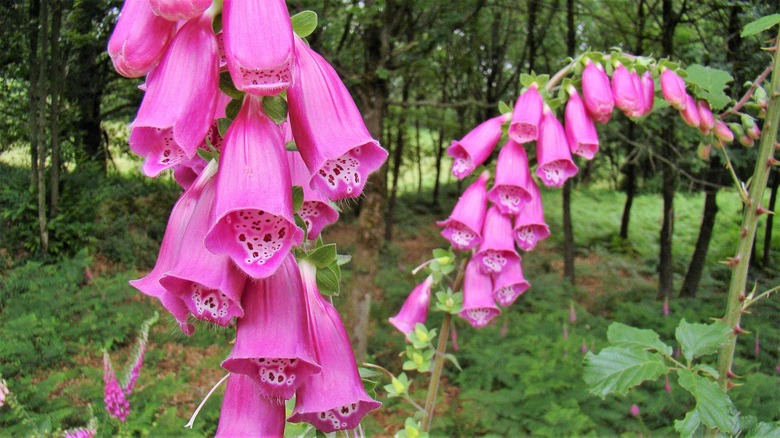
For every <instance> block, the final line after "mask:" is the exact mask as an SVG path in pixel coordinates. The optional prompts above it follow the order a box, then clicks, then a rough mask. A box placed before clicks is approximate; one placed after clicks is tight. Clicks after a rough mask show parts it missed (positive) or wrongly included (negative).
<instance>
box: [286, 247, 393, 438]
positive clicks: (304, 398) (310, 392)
mask: <svg viewBox="0 0 780 438" xmlns="http://www.w3.org/2000/svg"><path fill="white" fill-rule="evenodd" d="M300 268H301V276H302V278H303V284H304V288H305V290H306V317H307V318H308V321H309V336H310V337H311V341H312V343H313V345H314V351H315V356H316V357H315V358H316V360H317V363H319V364H320V366H321V367H322V371H321V372H320V373H319V374H314V375H312V376H311V377H310V378H309V379H308V380H306V381H305V382H303V384H302V385H301V387H300V388H298V392H297V393H296V395H295V408H294V409H293V412H292V415H290V417H289V418H288V419H287V421H290V422H293V423H300V422H302V421H305V422H308V423H311V424H312V425H313V426H314V427H316V428H317V429H319V430H321V431H323V432H325V433H330V432H335V431H337V430H346V429H354V428H355V427H357V425H358V424H359V423H360V421H361V420H362V419H363V417H364V416H365V415H366V414H367V413H368V412H369V411H371V410H374V409H377V408H378V407H380V406H381V405H382V404H381V403H379V402H377V401H375V400H373V399H372V398H371V397H370V396H369V395H368V393H367V392H366V390H365V388H363V382H362V381H361V379H360V374H359V373H358V369H357V363H356V362H355V356H354V355H353V354H352V347H351V346H350V344H349V337H348V336H347V332H346V330H344V324H343V323H342V322H341V318H340V317H339V314H338V312H337V311H336V309H335V308H334V307H333V306H332V305H331V304H330V303H329V302H328V301H327V300H325V298H323V297H322V295H320V292H319V290H318V288H317V280H316V268H315V267H314V265H312V264H311V263H309V262H308V261H306V260H302V261H301V262H300Z"/></svg>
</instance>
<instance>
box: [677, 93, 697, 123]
mask: <svg viewBox="0 0 780 438" xmlns="http://www.w3.org/2000/svg"><path fill="white" fill-rule="evenodd" d="M685 100H686V102H685V108H683V109H681V110H680V116H682V118H683V120H684V121H685V123H686V124H687V125H688V126H691V127H694V128H698V127H699V124H700V123H701V118H699V108H698V107H697V106H696V99H694V98H693V96H691V95H690V94H686V95H685Z"/></svg>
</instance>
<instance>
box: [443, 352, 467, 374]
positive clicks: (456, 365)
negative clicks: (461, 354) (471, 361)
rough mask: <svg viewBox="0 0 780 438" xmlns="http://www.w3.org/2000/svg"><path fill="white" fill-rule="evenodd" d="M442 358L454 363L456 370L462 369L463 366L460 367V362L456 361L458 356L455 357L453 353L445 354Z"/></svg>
mask: <svg viewBox="0 0 780 438" xmlns="http://www.w3.org/2000/svg"><path fill="white" fill-rule="evenodd" d="M444 358H445V359H447V360H448V361H450V362H452V364H453V365H455V368H457V369H458V371H463V368H461V367H460V363H458V358H457V357H455V355H454V354H445V355H444Z"/></svg>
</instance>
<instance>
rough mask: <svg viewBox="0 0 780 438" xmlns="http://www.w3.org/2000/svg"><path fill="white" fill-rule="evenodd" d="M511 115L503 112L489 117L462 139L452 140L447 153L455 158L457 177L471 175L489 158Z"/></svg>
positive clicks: (454, 167)
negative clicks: (502, 128)
mask: <svg viewBox="0 0 780 438" xmlns="http://www.w3.org/2000/svg"><path fill="white" fill-rule="evenodd" d="M510 117H511V115H510V114H502V115H500V116H496V117H493V118H492V119H488V120H486V121H484V122H482V123H480V124H479V125H477V127H476V128H474V129H472V130H471V132H469V133H468V134H466V136H465V137H463V138H462V139H460V140H458V141H453V142H452V144H451V145H450V147H448V148H447V154H448V155H449V156H451V157H452V158H453V159H454V161H453V163H452V174H453V175H454V176H455V177H456V178H458V179H463V178H465V177H467V176H469V175H471V172H473V171H474V169H476V168H477V167H478V166H479V165H481V164H482V163H484V162H485V160H487V158H488V157H489V156H490V153H491V152H493V149H494V148H495V147H496V144H497V143H498V140H499V139H500V138H501V125H503V124H504V123H506V122H507V121H508V120H509V118H510Z"/></svg>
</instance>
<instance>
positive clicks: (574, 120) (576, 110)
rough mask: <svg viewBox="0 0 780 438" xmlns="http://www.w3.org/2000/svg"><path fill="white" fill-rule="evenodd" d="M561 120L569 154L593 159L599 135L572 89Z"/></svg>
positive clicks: (577, 95)
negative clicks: (563, 124) (569, 150)
mask: <svg viewBox="0 0 780 438" xmlns="http://www.w3.org/2000/svg"><path fill="white" fill-rule="evenodd" d="M563 120H564V123H565V130H566V140H567V141H568V143H569V148H570V149H571V153H572V154H575V155H579V156H581V157H584V158H586V159H588V160H591V159H593V157H594V156H595V155H596V152H598V150H599V135H598V133H597V132H596V125H595V124H594V123H593V120H592V119H591V118H590V117H589V116H588V114H587V112H586V111H585V105H583V104H582V100H581V99H580V96H579V94H577V90H576V89H575V88H574V87H571V88H569V101H568V102H567V103H566V112H565V113H564V116H563Z"/></svg>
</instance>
